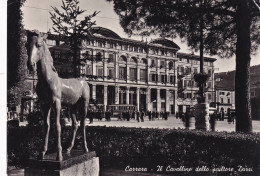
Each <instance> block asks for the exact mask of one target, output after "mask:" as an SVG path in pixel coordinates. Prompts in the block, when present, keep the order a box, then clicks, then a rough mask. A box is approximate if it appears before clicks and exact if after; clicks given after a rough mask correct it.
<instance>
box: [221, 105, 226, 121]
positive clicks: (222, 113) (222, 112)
mask: <svg viewBox="0 0 260 176" xmlns="http://www.w3.org/2000/svg"><path fill="white" fill-rule="evenodd" d="M220 113H221V121H224V118H225V113H224V109H223V108H221V112H220Z"/></svg>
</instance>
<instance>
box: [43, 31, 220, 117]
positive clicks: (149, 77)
mask: <svg viewBox="0 0 260 176" xmlns="http://www.w3.org/2000/svg"><path fill="white" fill-rule="evenodd" d="M92 33H93V36H92V37H90V38H88V39H85V40H83V41H82V42H81V46H80V52H79V53H78V65H77V73H76V74H77V76H78V77H80V78H81V79H85V80H86V81H88V83H89V85H90V90H91V92H90V95H91V97H92V99H94V100H95V102H96V103H97V104H98V105H99V106H103V107H104V109H106V108H107V107H108V106H109V105H112V104H132V105H135V106H136V107H137V109H138V110H150V111H158V112H161V111H163V112H164V111H167V112H170V113H171V114H174V113H175V112H176V111H178V112H179V111H182V112H185V111H186V110H188V109H189V108H190V107H192V106H193V105H195V104H196V103H197V101H196V94H197V92H198V88H197V85H196V83H195V82H194V80H193V75H194V74H195V73H198V72H199V70H200V68H199V57H198V56H195V55H193V54H185V53H178V50H179V49H180V47H179V46H178V45H176V44H175V43H174V42H172V41H170V40H168V39H164V38H158V39H154V40H151V41H150V42H145V41H137V40H131V39H125V38H121V37H120V36H119V35H117V34H116V33H115V32H113V31H111V30H109V29H106V28H102V27H95V28H93V29H92ZM47 44H48V45H49V49H50V51H51V54H52V56H53V59H54V66H55V68H56V69H57V71H58V73H59V75H60V76H61V77H65V78H66V77H73V74H74V72H73V70H74V69H73V66H72V65H73V64H72V63H73V59H72V57H68V55H67V53H68V51H69V47H68V46H67V45H66V42H63V41H62V40H60V38H59V37H58V36H55V35H49V38H48V40H47ZM215 60H216V59H214V58H209V57H205V61H204V72H206V73H208V74H209V76H210V77H209V81H208V83H207V86H206V89H207V92H206V98H207V101H208V102H212V101H214V99H213V96H214V61H215Z"/></svg>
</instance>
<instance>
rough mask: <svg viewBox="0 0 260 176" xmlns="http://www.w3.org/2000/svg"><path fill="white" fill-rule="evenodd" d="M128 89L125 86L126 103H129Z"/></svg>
mask: <svg viewBox="0 0 260 176" xmlns="http://www.w3.org/2000/svg"><path fill="white" fill-rule="evenodd" d="M129 89H130V87H126V104H129Z"/></svg>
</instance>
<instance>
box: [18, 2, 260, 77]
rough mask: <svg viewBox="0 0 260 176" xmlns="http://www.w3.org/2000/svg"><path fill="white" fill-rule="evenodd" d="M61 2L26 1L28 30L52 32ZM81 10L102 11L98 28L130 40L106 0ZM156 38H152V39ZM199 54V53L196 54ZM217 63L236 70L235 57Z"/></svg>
mask: <svg viewBox="0 0 260 176" xmlns="http://www.w3.org/2000/svg"><path fill="white" fill-rule="evenodd" d="M61 2H62V1H61V0H44V1H43V0H41V1H39V0H26V2H25V4H24V7H23V8H22V10H23V13H24V20H23V22H24V25H25V28H26V29H37V30H39V31H41V32H47V31H48V30H49V29H51V31H52V22H51V19H50V15H49V10H52V8H51V6H53V7H57V8H58V9H61V8H60V7H61ZM80 8H81V9H83V10H87V12H86V13H85V15H89V14H91V13H93V12H94V11H100V13H99V14H98V15H97V17H95V18H93V19H94V20H95V21H96V26H102V27H105V28H108V29H110V30H112V31H114V32H116V33H117V34H118V35H119V36H121V37H123V38H128V36H127V34H126V33H124V32H123V29H122V28H121V26H120V24H119V18H118V16H117V15H116V13H115V12H114V10H113V4H112V3H109V2H107V1H106V0H84V1H80ZM131 38H132V39H137V40H140V39H141V38H140V37H133V36H132V37H131ZM151 38H152V39H154V38H156V37H155V36H152V37H150V38H148V41H150V39H151ZM173 41H174V42H175V43H176V44H178V45H179V46H180V48H181V49H180V52H185V53H191V51H190V50H189V48H188V47H187V44H186V43H182V42H181V40H180V39H178V38H177V39H174V40H173ZM196 54H198V53H196ZM211 57H215V58H217V59H218V60H217V61H216V62H215V67H216V72H225V71H231V70H235V57H233V58H229V59H220V58H219V57H217V56H211ZM258 64H260V51H259V49H258V54H257V55H256V56H252V60H251V65H258Z"/></svg>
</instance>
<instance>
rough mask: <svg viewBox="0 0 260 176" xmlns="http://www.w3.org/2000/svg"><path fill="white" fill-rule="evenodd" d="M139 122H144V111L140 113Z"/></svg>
mask: <svg viewBox="0 0 260 176" xmlns="http://www.w3.org/2000/svg"><path fill="white" fill-rule="evenodd" d="M141 122H144V111H142V112H141Z"/></svg>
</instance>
